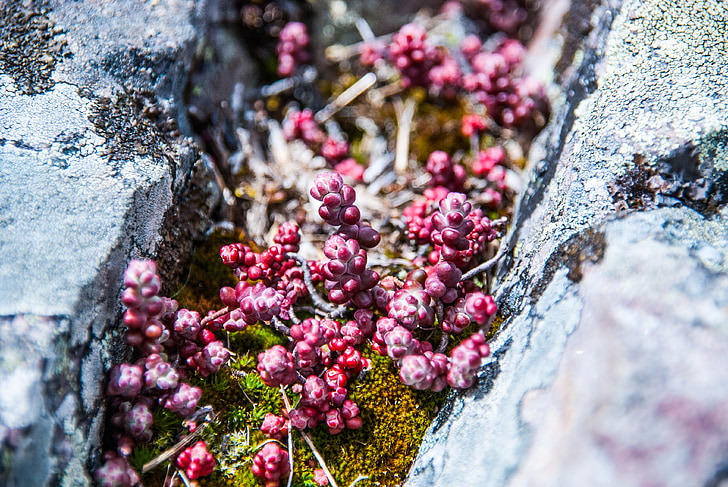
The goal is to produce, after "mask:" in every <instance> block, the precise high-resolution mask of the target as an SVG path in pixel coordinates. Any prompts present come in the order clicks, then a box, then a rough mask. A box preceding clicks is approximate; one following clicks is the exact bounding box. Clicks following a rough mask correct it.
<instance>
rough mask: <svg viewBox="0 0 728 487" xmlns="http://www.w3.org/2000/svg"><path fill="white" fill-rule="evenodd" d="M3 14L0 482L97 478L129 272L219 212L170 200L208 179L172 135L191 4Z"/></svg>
mask: <svg viewBox="0 0 728 487" xmlns="http://www.w3.org/2000/svg"><path fill="white" fill-rule="evenodd" d="M0 10H1V11H2V12H3V15H2V16H1V17H0V41H1V42H2V49H0V352H1V353H0V391H1V392H0V457H2V461H0V484H1V485H8V486H34V487H37V486H43V485H64V486H70V485H90V484H91V479H90V476H89V474H88V471H89V469H91V468H93V467H94V466H95V462H96V460H97V456H98V454H99V450H98V447H99V435H100V431H101V427H102V423H103V413H104V409H103V399H102V398H101V397H100V393H101V392H102V391H103V387H104V378H105V370H106V369H107V368H108V366H109V365H110V362H111V360H112V359H116V360H118V359H119V355H120V354H121V353H123V347H120V346H119V345H120V334H121V330H118V329H116V327H115V324H117V325H118V323H120V320H119V317H120V312H121V309H120V305H119V304H118V302H119V301H118V297H119V294H120V289H121V284H122V273H123V270H124V268H125V267H126V263H127V261H128V260H129V259H130V258H133V257H142V256H145V257H152V256H154V255H155V253H156V250H157V249H158V248H159V247H160V246H165V247H168V248H176V247H179V245H181V242H183V241H184V239H185V238H186V237H189V234H190V232H192V233H193V232H194V231H195V226H196V225H198V226H200V225H201V222H202V221H204V219H205V212H206V211H209V209H210V207H211V206H212V205H213V204H214V198H215V195H214V193H205V192H202V193H200V194H203V195H204V194H209V197H208V196H202V197H198V198H201V199H202V201H197V202H196V204H198V205H199V208H200V209H199V210H195V211H192V212H190V213H185V211H184V210H183V209H182V207H183V205H180V204H177V203H178V202H179V201H181V200H183V199H185V196H184V195H185V194H186V192H187V191H188V189H189V188H190V186H191V185H193V184H200V185H201V186H202V187H203V188H204V187H206V184H207V183H206V179H205V177H202V176H200V175H201V174H203V173H204V172H205V171H204V167H201V164H199V161H198V157H197V155H196V152H195V151H194V150H193V149H192V148H191V145H190V144H189V143H188V142H187V141H186V140H185V139H184V138H183V137H181V135H180V134H181V133H185V132H187V127H186V122H185V118H184V115H183V114H182V113H181V111H180V110H179V102H180V100H181V95H182V90H183V88H184V85H185V81H186V76H187V72H188V70H189V64H190V62H191V59H192V55H193V53H194V51H195V47H196V29H195V27H194V22H193V19H194V18H195V15H196V11H195V5H194V4H193V2H191V1H183V0H158V1H157V0H155V1H149V2H140V1H130V0H129V1H128V0H111V1H105V2H63V1H47V2H21V1H13V0H10V1H0ZM173 205H174V206H173ZM170 209H172V210H173V211H171V210H170ZM180 220H184V221H185V223H184V225H178V223H179V222H180ZM181 226H184V227H185V228H188V229H190V230H189V231H187V230H184V231H183V230H179V231H176V230H175V232H172V231H170V230H169V229H170V228H177V227H181ZM169 267H171V266H169Z"/></svg>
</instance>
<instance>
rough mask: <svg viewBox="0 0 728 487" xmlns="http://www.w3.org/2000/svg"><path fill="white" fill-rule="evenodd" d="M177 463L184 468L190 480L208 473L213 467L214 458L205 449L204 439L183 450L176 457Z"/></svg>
mask: <svg viewBox="0 0 728 487" xmlns="http://www.w3.org/2000/svg"><path fill="white" fill-rule="evenodd" d="M177 465H179V466H180V467H181V468H183V469H184V470H185V473H186V474H187V477H189V479H190V480H195V479H197V478H199V477H204V476H206V475H210V474H211V473H212V471H213V470H214V469H215V458H214V457H213V456H212V453H210V452H208V451H207V445H206V444H205V442H204V441H198V442H197V443H195V445H194V446H191V447H189V448H187V449H186V450H184V451H183V452H182V453H180V454H179V456H178V457H177Z"/></svg>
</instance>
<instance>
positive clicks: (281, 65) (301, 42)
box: [276, 22, 310, 77]
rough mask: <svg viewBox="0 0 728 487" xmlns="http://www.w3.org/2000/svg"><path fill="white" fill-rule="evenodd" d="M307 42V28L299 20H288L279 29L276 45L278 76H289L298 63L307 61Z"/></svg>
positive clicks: (308, 40) (308, 57)
mask: <svg viewBox="0 0 728 487" xmlns="http://www.w3.org/2000/svg"><path fill="white" fill-rule="evenodd" d="M309 42H310V39H309V37H308V30H307V29H306V25H305V24H302V23H301V22H289V23H287V24H286V25H285V27H283V29H281V33H280V36H279V40H278V45H277V46H276V53H277V54H278V74H279V75H280V76H283V77H288V76H291V75H292V74H294V73H295V71H296V69H297V68H298V67H299V66H300V65H302V64H304V63H307V62H308V61H309V59H310V56H309V53H308V44H309Z"/></svg>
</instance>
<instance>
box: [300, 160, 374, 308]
mask: <svg viewBox="0 0 728 487" xmlns="http://www.w3.org/2000/svg"><path fill="white" fill-rule="evenodd" d="M311 196H312V197H313V198H314V199H316V200H317V201H320V202H321V203H322V204H321V206H320V207H319V210H318V212H319V216H321V218H322V219H323V220H324V221H325V222H326V223H328V224H330V225H334V226H338V227H339V228H338V231H337V232H336V233H334V234H333V235H331V236H330V237H329V238H328V240H326V244H325V245H324V255H326V257H327V258H328V259H329V260H328V261H327V262H325V263H324V265H323V266H322V268H321V272H322V274H323V277H324V284H325V286H326V289H327V290H328V292H329V300H330V301H331V302H332V303H334V304H339V305H340V304H345V303H348V302H352V303H353V304H354V305H356V306H357V307H359V308H368V307H370V306H371V305H372V303H373V302H374V296H373V295H372V291H371V290H372V289H373V288H374V286H376V285H377V283H378V281H379V275H378V274H377V273H376V272H374V271H372V270H370V269H367V268H366V265H367V254H366V250H365V249H371V248H374V247H376V246H377V245H378V244H379V241H380V236H379V233H378V232H377V231H376V230H374V229H373V228H372V227H370V226H368V225H365V224H363V223H362V222H361V221H360V217H361V212H360V211H359V208H358V207H357V206H356V205H355V204H354V201H355V199H356V191H355V190H354V188H352V187H351V186H349V185H348V184H344V180H343V178H342V177H341V175H340V174H339V173H337V172H328V173H322V174H319V175H318V176H316V179H315V180H314V184H313V187H312V188H311Z"/></svg>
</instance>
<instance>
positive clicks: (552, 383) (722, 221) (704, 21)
mask: <svg viewBox="0 0 728 487" xmlns="http://www.w3.org/2000/svg"><path fill="white" fill-rule="evenodd" d="M577 3H581V2H577ZM583 3H588V2H583ZM572 20H573V19H572ZM726 21H728V12H726V10H725V9H724V8H722V7H721V4H720V3H719V2H710V1H709V2H698V1H689V2H677V1H670V2H661V1H657V0H650V1H636V0H635V1H625V2H619V1H612V2H604V3H603V4H601V5H599V6H597V7H596V9H595V10H594V12H593V15H592V25H591V29H590V33H589V36H588V37H587V38H586V39H585V41H584V42H583V44H582V45H581V46H579V47H577V48H576V49H571V52H573V53H574V56H573V59H574V60H575V61H574V63H573V64H572V66H571V67H568V68H565V67H564V66H565V63H563V62H562V63H561V65H562V68H563V71H561V72H560V73H557V75H559V76H560V78H559V76H557V79H561V80H562V81H563V85H562V88H563V93H564V95H563V98H562V99H561V100H560V101H558V102H557V103H556V106H555V110H554V113H555V114H554V116H553V119H552V122H551V124H550V126H549V127H548V128H547V129H546V131H545V132H544V133H543V134H542V136H541V138H540V140H539V142H538V143H537V144H535V146H534V148H533V150H532V153H531V159H532V161H533V165H532V167H531V169H530V173H529V174H530V182H529V185H528V188H527V190H526V193H525V194H524V195H523V197H522V198H521V201H520V207H519V209H518V211H517V215H516V217H515V222H514V225H513V229H512V233H511V235H510V240H511V242H512V244H513V247H514V251H513V252H512V254H511V255H510V256H509V261H508V262H507V263H506V265H504V266H503V269H502V270H501V271H502V272H501V284H500V287H499V288H498V290H497V298H498V301H499V306H500V310H501V311H500V312H501V314H502V315H503V316H504V318H505V322H504V324H503V328H502V330H501V331H500V332H499V334H498V335H497V336H496V338H495V339H494V341H493V343H492V347H491V348H492V350H493V351H494V353H493V358H492V361H491V362H490V363H488V364H486V365H485V366H484V368H483V371H482V372H481V381H480V385H479V386H478V387H477V388H476V389H475V390H473V391H468V392H465V393H462V394H457V395H454V397H453V399H452V400H451V401H450V403H449V404H448V406H447V407H446V408H445V409H444V410H443V412H442V413H441V415H440V417H439V418H438V420H437V421H435V423H434V424H433V425H432V427H431V428H430V431H429V432H428V434H427V436H426V438H425V441H424V443H423V445H422V448H421V450H420V454H419V457H418V459H417V460H416V461H415V464H414V465H413V468H412V470H411V473H410V478H409V480H408V482H407V484H406V485H408V486H413V487H414V486H417V487H419V486H431V485H478V486H491V485H492V486H496V485H497V486H502V485H513V486H520V485H544V486H551V485H553V486H556V485H558V486H576V485H596V486H599V485H665V486H684V485H719V484H720V483H721V481H723V480H725V479H726V478H728V475H727V474H726V473H725V472H726V470H725V468H724V467H725V462H726V458H728V441H727V440H726V432H727V431H728V416H727V415H726V406H728V394H726V392H725V391H724V389H725V388H724V387H722V386H721V384H724V383H726V381H728V367H726V365H728V363H727V362H726V358H725V350H726V346H728V327H727V326H728V325H726V323H728V320H727V319H726V318H728V316H726V315H727V314H728V312H727V311H726V310H728V267H726V263H727V262H728V261H727V260H726V259H727V258H728V245H727V243H726V242H727V241H728V239H727V237H728V235H727V234H726V228H728V227H727V226H726V217H728V213H727V210H726V208H725V203H726V200H725V166H724V164H725V158H726V157H725V147H726V137H725V129H724V127H725V126H726V124H728V116H727V115H726V114H727V113H728V111H726V109H727V108H728V106H727V105H728V77H726V76H725V74H724V73H722V72H721V66H725V65H726V63H727V62H728V52H727V51H726V49H725V39H724V32H725V25H726V23H727V22H726Z"/></svg>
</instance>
